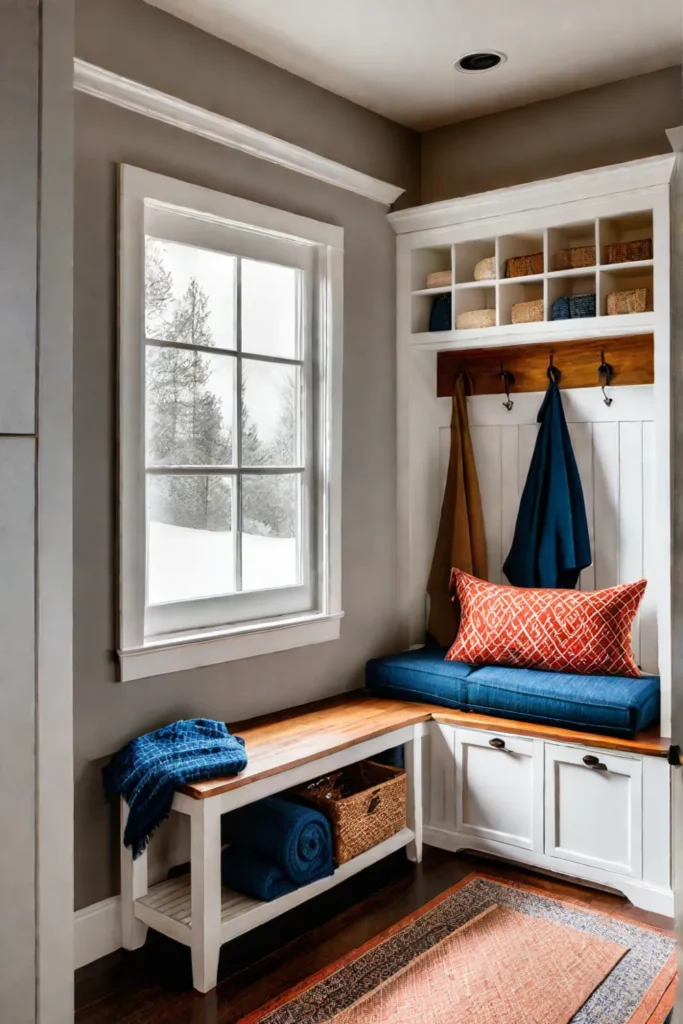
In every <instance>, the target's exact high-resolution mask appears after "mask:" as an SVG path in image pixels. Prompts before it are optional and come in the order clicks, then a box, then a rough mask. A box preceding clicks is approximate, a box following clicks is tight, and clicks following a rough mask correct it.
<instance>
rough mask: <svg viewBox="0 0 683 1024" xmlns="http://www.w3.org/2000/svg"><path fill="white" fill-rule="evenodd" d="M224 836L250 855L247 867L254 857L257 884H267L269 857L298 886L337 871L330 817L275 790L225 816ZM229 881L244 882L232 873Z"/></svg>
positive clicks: (242, 852) (245, 858)
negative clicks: (264, 872)
mask: <svg viewBox="0 0 683 1024" xmlns="http://www.w3.org/2000/svg"><path fill="white" fill-rule="evenodd" d="M223 839H224V840H225V841H226V842H228V843H230V844H231V845H232V846H234V848H235V849H236V850H237V851H239V853H240V854H243V855H244V860H245V868H244V870H245V871H249V862H250V859H253V863H254V868H253V872H252V874H253V877H254V885H255V886H256V885H260V884H261V882H260V881H259V878H260V874H261V873H262V867H261V863H260V862H263V861H265V862H266V863H267V864H270V865H273V866H274V867H276V868H277V869H279V873H280V874H283V875H285V876H286V877H287V878H288V879H290V880H291V881H292V882H294V886H293V888H296V887H297V886H298V885H306V884H308V883H309V882H315V881H317V880H318V879H319V878H326V877H327V876H328V875H331V874H332V873H333V871H334V863H333V860H332V829H331V828H330V823H329V821H328V820H327V818H326V817H325V816H324V815H323V814H321V813H320V811H316V810H314V809H313V808H310V807H302V806H301V805H300V804H295V803H292V802H291V801H289V800H283V799H282V798H281V797H276V796H270V797H267V798H266V799H265V800H259V802H258V803H255V804H248V805H247V806H246V807H240V808H239V810H236V811H232V813H231V814H227V815H226V816H225V817H224V818H223ZM224 881H225V884H226V885H229V886H230V887H231V888H238V886H237V885H236V884H235V883H234V882H233V881H232V880H231V879H230V877H229V875H226V876H225V877H224ZM243 891H245V892H246V891H247V890H246V889H244V890H243ZM260 898H261V899H266V898H267V897H265V896H261V897H260Z"/></svg>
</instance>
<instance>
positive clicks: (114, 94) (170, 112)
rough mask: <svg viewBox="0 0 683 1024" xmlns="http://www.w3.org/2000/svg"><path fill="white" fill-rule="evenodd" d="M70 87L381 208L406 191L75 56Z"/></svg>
mask: <svg viewBox="0 0 683 1024" xmlns="http://www.w3.org/2000/svg"><path fill="white" fill-rule="evenodd" d="M74 88H75V89H76V90H77V91H78V92H83V93H86V94H87V95H88V96H94V97H95V98H96V99H99V100H105V101H106V102H107V103H114V104H116V106H118V107H123V108H124V109H125V110H131V111H133V113H135V114H142V115H143V117H152V118H154V119H155V120H156V121H163V122H164V123H165V124H170V125H172V126H173V127H174V128H180V130H181V131H185V132H193V133H194V134H195V135H201V136H202V137H203V138H205V139H210V140H211V141H212V142H217V143H219V145H221V146H229V147H230V148H231V149H238V150H240V151H241V152H242V153H248V154H249V156H255V157H257V158H258V159H259V160H267V161H269V162H270V163H272V164H278V165H279V166H280V167H286V168H287V169H288V170H290V171H296V172H297V173H299V174H305V175H307V176H308V177H309V178H317V179H318V181H324V182H326V184H328V185H335V186H336V187H337V188H343V189H346V190H347V191H349V192H356V193H357V194H358V195H361V196H365V198H366V199H372V200H373V201H374V202H376V203H381V204H382V205H383V206H391V205H392V204H393V203H395V202H396V200H397V199H398V197H399V196H400V195H402V194H403V192H405V189H403V188H399V186H398V185H390V184H388V183H387V182H385V181H380V180H379V179H378V178H373V177H371V176H370V175H369V174H364V173H363V172H362V171H357V170H355V169H354V168H352V167H346V166H345V165H344V164H340V163H337V162H336V160H329V159H328V158H327V157H324V156H320V155H319V154H318V153H312V152H311V151H310V150H308V149H304V148H303V147H302V146H296V145H294V143H292V142H286V141H285V140H284V139H278V138H276V137H275V136H274V135H268V134H267V133H266V132H261V131H258V130H257V129H256V128H251V127H249V125H246V124H241V123H240V122H239V121H234V120H233V119H232V118H230V117H224V116H223V115H222V114H216V113H214V111H212V110H206V109H205V108H204V107H198V106H196V105H195V104H194V103H187V102H186V101H185V100H181V99H179V98H178V97H177V96H169V95H168V93H165V92H160V91H159V90H158V89H153V88H152V87H151V86H149V85H143V83H142V82H135V81H133V80H132V79H130V78H124V77H123V76H122V75H117V74H115V73H114V72H113V71H107V70H106V68H101V67H98V66H97V65H96V64H89V63H88V61H85V60H80V59H79V58H78V57H76V58H75V59H74Z"/></svg>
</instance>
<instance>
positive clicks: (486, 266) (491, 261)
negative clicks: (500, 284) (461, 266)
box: [474, 256, 496, 281]
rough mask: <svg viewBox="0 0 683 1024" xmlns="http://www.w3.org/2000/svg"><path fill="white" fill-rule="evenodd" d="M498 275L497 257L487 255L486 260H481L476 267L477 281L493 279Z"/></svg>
mask: <svg viewBox="0 0 683 1024" xmlns="http://www.w3.org/2000/svg"><path fill="white" fill-rule="evenodd" d="M495 276H496V257H495V256H487V257H486V259H485V260H479V262H478V263H477V264H476V266H475V268H474V280H475V281H492V280H493V279H494V278H495Z"/></svg>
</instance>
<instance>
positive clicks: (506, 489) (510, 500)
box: [500, 427, 522, 561]
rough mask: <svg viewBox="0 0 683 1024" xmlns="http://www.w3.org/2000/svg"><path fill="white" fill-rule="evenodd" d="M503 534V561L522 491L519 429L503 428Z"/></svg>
mask: <svg viewBox="0 0 683 1024" xmlns="http://www.w3.org/2000/svg"><path fill="white" fill-rule="evenodd" d="M500 442H501V443H500V450H501V466H500V469H501V496H500V498H501V510H500V511H501V524H500V525H501V532H502V544H501V547H502V556H503V561H505V558H506V556H507V553H508V551H509V550H510V545H511V544H512V538H513V537H514V533H515V523H516V522H517V513H518V511H519V499H520V497H521V496H522V490H521V486H520V479H519V429H517V428H514V427H511V428H508V429H507V430H504V429H502V428H501V439H500Z"/></svg>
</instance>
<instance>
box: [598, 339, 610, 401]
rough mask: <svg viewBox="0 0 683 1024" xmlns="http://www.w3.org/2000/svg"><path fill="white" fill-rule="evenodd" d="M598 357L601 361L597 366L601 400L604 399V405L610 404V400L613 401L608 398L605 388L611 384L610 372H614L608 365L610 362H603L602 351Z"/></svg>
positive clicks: (603, 354) (603, 355)
mask: <svg viewBox="0 0 683 1024" xmlns="http://www.w3.org/2000/svg"><path fill="white" fill-rule="evenodd" d="M600 359H601V360H602V362H601V363H600V366H598V384H599V385H600V387H601V388H602V397H603V401H604V403H605V405H606V406H610V405H611V404H612V402H613V401H614V399H613V398H610V397H609V396H608V394H607V392H606V391H605V388H608V387H610V386H611V384H612V374H613V373H614V371H613V369H612V367H611V366H610V364H609V363H606V362H605V353H604V352H601V353H600ZM603 378H604V382H603Z"/></svg>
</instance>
